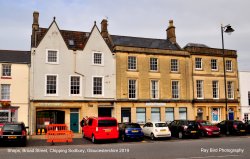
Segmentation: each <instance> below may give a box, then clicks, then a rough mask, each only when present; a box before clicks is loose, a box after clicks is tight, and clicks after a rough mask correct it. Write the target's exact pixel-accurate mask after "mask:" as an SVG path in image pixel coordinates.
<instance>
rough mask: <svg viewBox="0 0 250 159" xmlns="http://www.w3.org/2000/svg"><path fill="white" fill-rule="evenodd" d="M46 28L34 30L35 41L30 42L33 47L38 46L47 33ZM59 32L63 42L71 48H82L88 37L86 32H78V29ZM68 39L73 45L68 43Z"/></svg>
mask: <svg viewBox="0 0 250 159" xmlns="http://www.w3.org/2000/svg"><path fill="white" fill-rule="evenodd" d="M47 31H48V28H39V31H36V33H35V34H36V42H34V43H33V44H31V45H32V46H33V47H34V46H35V45H36V46H38V45H39V43H40V42H41V41H42V39H43V37H44V36H45V34H46V33H47ZM60 33H61V35H62V37H63V40H64V42H65V43H66V45H67V47H68V48H69V49H71V50H83V48H84V46H85V44H86V42H87V39H88V37H89V33H88V32H80V31H69V30H60ZM70 40H72V41H73V45H71V44H70Z"/></svg>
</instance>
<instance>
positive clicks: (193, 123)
mask: <svg viewBox="0 0 250 159" xmlns="http://www.w3.org/2000/svg"><path fill="white" fill-rule="evenodd" d="M187 124H188V125H197V123H196V122H195V121H188V122H187Z"/></svg>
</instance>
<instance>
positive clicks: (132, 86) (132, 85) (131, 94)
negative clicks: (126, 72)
mask: <svg viewBox="0 0 250 159" xmlns="http://www.w3.org/2000/svg"><path fill="white" fill-rule="evenodd" d="M128 98H130V99H135V98H136V80H133V79H131V80H128Z"/></svg>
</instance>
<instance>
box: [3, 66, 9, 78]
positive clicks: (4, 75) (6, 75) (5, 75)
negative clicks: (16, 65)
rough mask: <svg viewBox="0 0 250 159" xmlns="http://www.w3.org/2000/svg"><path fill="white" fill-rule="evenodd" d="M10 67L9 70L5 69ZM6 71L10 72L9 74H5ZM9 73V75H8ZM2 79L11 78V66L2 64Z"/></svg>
mask: <svg viewBox="0 0 250 159" xmlns="http://www.w3.org/2000/svg"><path fill="white" fill-rule="evenodd" d="M6 66H7V67H8V68H5V67H6ZM4 70H5V71H6V70H9V71H8V72H7V74H6V73H5V71H4ZM8 73H9V75H8ZM2 77H11V64H2Z"/></svg>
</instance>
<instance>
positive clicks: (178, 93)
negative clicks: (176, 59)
mask: <svg viewBox="0 0 250 159" xmlns="http://www.w3.org/2000/svg"><path fill="white" fill-rule="evenodd" d="M174 82H177V87H178V88H177V94H176V92H174V90H173V83H174ZM171 94H172V99H180V81H178V80H172V81H171ZM177 96H178V97H177Z"/></svg>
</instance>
